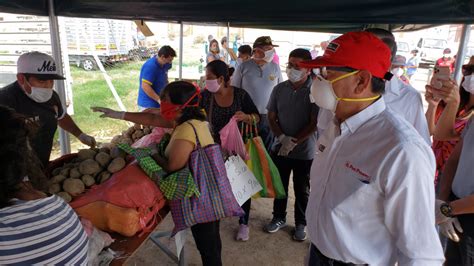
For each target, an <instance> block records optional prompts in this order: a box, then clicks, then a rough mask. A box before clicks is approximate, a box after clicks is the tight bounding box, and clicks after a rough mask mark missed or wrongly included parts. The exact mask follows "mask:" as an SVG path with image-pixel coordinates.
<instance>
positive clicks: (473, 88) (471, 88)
mask: <svg viewBox="0 0 474 266" xmlns="http://www.w3.org/2000/svg"><path fill="white" fill-rule="evenodd" d="M461 86H462V87H463V88H464V89H465V90H466V91H467V92H469V93H470V94H474V76H473V75H468V76H464V81H463V82H462V84H461Z"/></svg>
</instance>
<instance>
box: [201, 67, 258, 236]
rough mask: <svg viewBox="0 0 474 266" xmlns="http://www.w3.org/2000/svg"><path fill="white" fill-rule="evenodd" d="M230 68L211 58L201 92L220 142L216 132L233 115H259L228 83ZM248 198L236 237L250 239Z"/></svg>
mask: <svg viewBox="0 0 474 266" xmlns="http://www.w3.org/2000/svg"><path fill="white" fill-rule="evenodd" d="M232 70H233V68H230V69H229V68H228V67H227V65H226V63H224V62H222V61H218V60H216V61H212V62H210V63H209V64H207V66H206V90H205V91H204V92H203V93H202V100H201V107H202V108H204V110H205V111H206V113H207V119H208V121H209V123H210V125H211V128H212V135H213V137H214V141H215V142H217V143H220V135H219V132H220V131H221V129H222V128H223V127H224V126H225V125H227V123H229V121H230V120H231V119H232V117H235V118H236V119H237V121H239V122H241V123H247V124H252V123H254V122H255V123H258V122H259V121H260V116H259V114H258V109H257V107H256V106H255V104H254V102H253V101H252V98H250V95H249V94H248V93H247V92H246V91H245V90H243V89H241V88H237V87H233V86H231V85H230V76H231V71H232ZM250 205H251V199H249V200H248V201H246V202H245V203H244V204H243V205H242V209H243V210H244V211H245V215H244V216H243V217H240V219H239V230H238V232H237V235H236V237H235V238H236V240H239V241H247V240H248V239H249V226H248V222H249V214H250Z"/></svg>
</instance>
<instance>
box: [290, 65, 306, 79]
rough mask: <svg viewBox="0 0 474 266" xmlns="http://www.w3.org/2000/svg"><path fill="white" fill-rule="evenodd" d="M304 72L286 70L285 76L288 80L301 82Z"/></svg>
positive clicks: (292, 69) (291, 69)
mask: <svg viewBox="0 0 474 266" xmlns="http://www.w3.org/2000/svg"><path fill="white" fill-rule="evenodd" d="M305 74H306V71H304V70H296V69H294V68H289V67H287V68H286V75H287V76H288V79H289V80H290V81H291V82H293V83H296V82H298V81H301V80H302V79H303V78H304V77H305Z"/></svg>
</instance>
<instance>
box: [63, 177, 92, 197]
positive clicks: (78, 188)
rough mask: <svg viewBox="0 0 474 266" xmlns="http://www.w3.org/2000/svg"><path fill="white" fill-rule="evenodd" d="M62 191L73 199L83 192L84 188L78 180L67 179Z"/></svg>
mask: <svg viewBox="0 0 474 266" xmlns="http://www.w3.org/2000/svg"><path fill="white" fill-rule="evenodd" d="M63 189H64V191H66V192H67V193H69V194H70V195H71V196H73V197H75V196H77V195H79V194H81V193H82V192H84V190H85V189H86V188H85V187H84V183H83V182H82V181H81V180H80V179H74V178H68V179H66V180H64V183H63Z"/></svg>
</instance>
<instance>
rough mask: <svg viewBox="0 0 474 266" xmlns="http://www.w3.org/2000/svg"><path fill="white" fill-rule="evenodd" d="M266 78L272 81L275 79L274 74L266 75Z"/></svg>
mask: <svg viewBox="0 0 474 266" xmlns="http://www.w3.org/2000/svg"><path fill="white" fill-rule="evenodd" d="M268 79H269V80H271V81H274V80H275V79H276V76H275V75H270V76H268Z"/></svg>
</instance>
